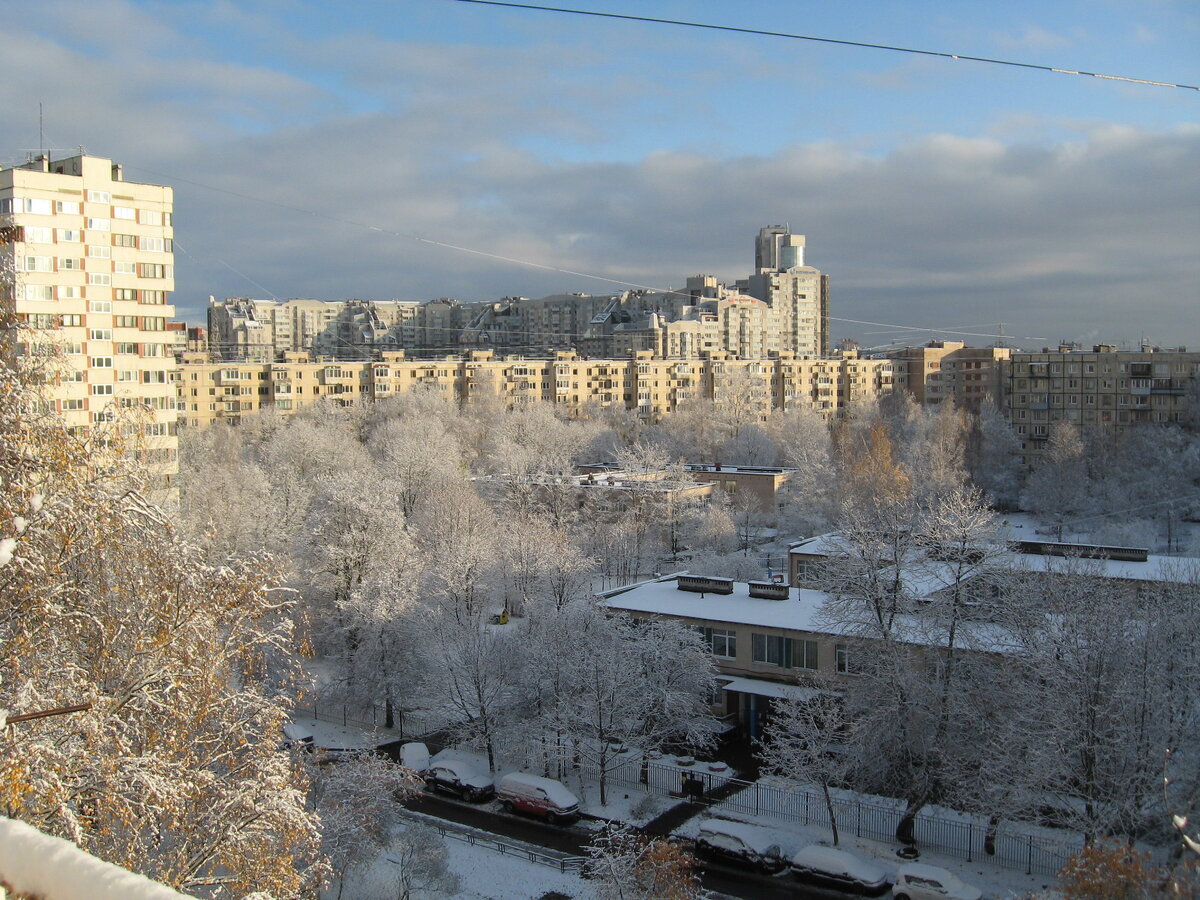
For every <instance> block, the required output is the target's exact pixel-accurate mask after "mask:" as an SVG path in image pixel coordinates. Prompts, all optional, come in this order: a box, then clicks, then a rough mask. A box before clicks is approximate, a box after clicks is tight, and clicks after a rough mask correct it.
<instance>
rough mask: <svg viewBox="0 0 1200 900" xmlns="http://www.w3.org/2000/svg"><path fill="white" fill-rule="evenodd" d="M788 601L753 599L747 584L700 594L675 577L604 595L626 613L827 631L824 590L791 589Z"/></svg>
mask: <svg viewBox="0 0 1200 900" xmlns="http://www.w3.org/2000/svg"><path fill="white" fill-rule="evenodd" d="M788 595H789V597H788V599H787V600H762V599H759V598H758V597H751V596H750V586H749V585H748V584H746V583H745V582H741V581H736V582H734V583H733V593H732V594H711V593H706V594H698V593H694V592H692V591H681V590H679V586H678V584H677V582H676V581H675V578H674V577H671V578H668V579H660V580H657V581H646V582H642V583H641V584H638V585H634V586H633V587H632V588H628V589H624V590H622V591H620V592H615V591H609V592H606V593H605V594H601V595H600V596H601V597H604V598H605V599H604V601H603V602H604V605H605V606H607V607H608V608H609V609H616V610H622V611H624V612H642V613H652V614H655V615H663V616H679V617H683V618H690V619H705V620H708V621H713V622H729V623H730V624H734V625H760V626H762V627H764V628H785V629H790V630H793V631H809V632H828V633H831V634H833V633H836V632H833V631H830V629H829V627H828V625H825V624H818V622H817V613H818V611H819V610H820V608H821V606H822V604H823V603H824V602H825V600H826V598H827V595H826V594H825V593H824V592H822V591H810V590H805V589H803V588H788Z"/></svg>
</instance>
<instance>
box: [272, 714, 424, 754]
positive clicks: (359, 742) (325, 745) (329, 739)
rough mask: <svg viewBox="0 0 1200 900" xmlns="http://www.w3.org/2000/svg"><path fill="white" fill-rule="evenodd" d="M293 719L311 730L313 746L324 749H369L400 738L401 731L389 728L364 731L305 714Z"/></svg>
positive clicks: (292, 719) (295, 722)
mask: <svg viewBox="0 0 1200 900" xmlns="http://www.w3.org/2000/svg"><path fill="white" fill-rule="evenodd" d="M291 721H292V723H293V724H295V725H299V726H302V727H303V728H307V729H308V730H309V731H311V732H312V736H313V746H314V747H318V748H322V749H328V750H369V749H372V748H374V747H378V746H379V745H380V744H386V743H389V742H390V741H398V740H400V732H398V731H393V730H392V729H389V728H376V729H374V730H372V731H364V730H363V729H361V728H355V727H353V726H350V725H334V724H333V723H332V722H322V721H320V720H319V719H314V718H313V717H312V716H303V715H294V716H292V718H291Z"/></svg>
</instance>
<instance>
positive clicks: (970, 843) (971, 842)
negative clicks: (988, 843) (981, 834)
mask: <svg viewBox="0 0 1200 900" xmlns="http://www.w3.org/2000/svg"><path fill="white" fill-rule="evenodd" d="M974 850H975V828H974V825H973V823H972V822H971V820H970V819H968V820H967V862H971V854H972V853H973V852H974Z"/></svg>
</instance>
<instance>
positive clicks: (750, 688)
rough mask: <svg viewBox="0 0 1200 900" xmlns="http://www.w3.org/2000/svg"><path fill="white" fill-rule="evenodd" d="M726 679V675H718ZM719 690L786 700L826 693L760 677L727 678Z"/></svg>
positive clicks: (809, 697)
mask: <svg viewBox="0 0 1200 900" xmlns="http://www.w3.org/2000/svg"><path fill="white" fill-rule="evenodd" d="M720 677H721V678H722V679H726V676H724V675H722V676H720ZM721 690H724V691H736V692H737V693H739V694H757V695H758V696H759V697H778V698H783V699H787V700H811V699H813V698H814V697H816V696H818V695H820V694H822V693H828V692H827V691H818V690H817V689H815V688H809V687H801V686H800V685H798V684H780V683H779V682H777V681H763V680H762V679H761V678H729V679H728V680H727V683H726V684H725V685H723V686H722V688H721Z"/></svg>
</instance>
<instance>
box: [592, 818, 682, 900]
mask: <svg viewBox="0 0 1200 900" xmlns="http://www.w3.org/2000/svg"><path fill="white" fill-rule="evenodd" d="M587 853H588V865H587V873H588V876H589V877H590V878H591V880H592V884H593V885H594V886H595V888H596V894H597V896H598V897H600V898H601V900H698V898H700V897H701V896H703V893H702V890H701V886H700V876H699V873H698V868H699V866H698V864H697V862H696V860H695V858H694V857H692V856H691V855H690V854H688V853H686V852H685V851H683V850H681V849H680V848H679V847H677V846H675V845H674V844H672V843H670V842H668V841H665V840H662V839H656V840H650V839H648V838H646V837H644V836H642V835H640V834H637V833H636V832H634V831H633V830H632V829H631V828H629V827H628V826H624V825H610V826H609V827H607V828H606V829H605V830H604V831H603V832H601V833H600V834H599V835H598V836H597V837H596V838H595V839H594V840H593V841H592V843H591V844H589V845H588V848H587Z"/></svg>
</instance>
